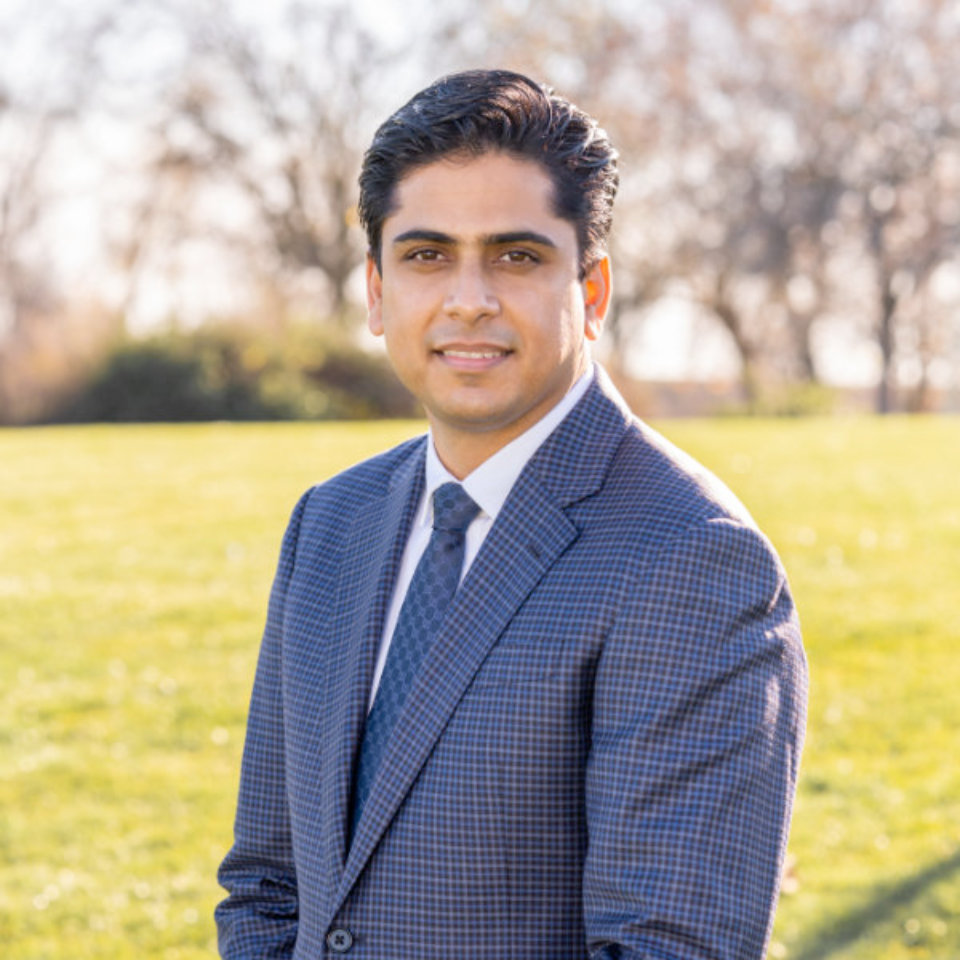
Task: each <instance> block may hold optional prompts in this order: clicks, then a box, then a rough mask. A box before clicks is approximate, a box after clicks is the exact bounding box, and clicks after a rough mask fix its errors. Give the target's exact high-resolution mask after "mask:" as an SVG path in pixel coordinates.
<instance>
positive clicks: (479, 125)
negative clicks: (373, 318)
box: [358, 70, 619, 275]
mask: <svg viewBox="0 0 960 960" xmlns="http://www.w3.org/2000/svg"><path fill="white" fill-rule="evenodd" d="M491 151H502V152H504V153H509V154H514V155H516V156H519V157H523V158H527V159H530V160H533V161H535V162H537V163H539V164H541V165H542V166H543V167H544V168H545V169H546V171H547V172H548V173H549V175H550V178H551V180H552V181H553V187H554V209H555V212H556V214H557V216H559V217H561V218H562V219H564V220H568V221H569V222H570V223H572V224H573V226H574V227H575V229H576V233H577V245H578V253H579V266H580V273H581V275H583V274H585V273H586V272H587V270H589V269H590V267H591V266H593V264H595V263H596V262H597V260H599V258H600V257H601V256H602V254H603V252H604V249H605V247H606V242H607V236H608V234H609V232H610V224H611V222H612V219H613V200H614V197H615V196H616V193H617V186H618V184H619V174H618V173H617V152H616V150H615V149H614V148H613V145H612V144H611V143H610V139H609V137H608V136H607V134H606V132H605V131H604V130H603V129H602V128H601V127H600V126H599V124H598V123H597V121H596V120H594V119H593V118H592V117H590V116H588V115H587V114H586V113H584V112H583V111H582V110H580V109H579V108H578V107H575V106H574V105H573V104H572V103H570V102H569V101H568V100H565V99H564V98H563V97H560V96H558V95H557V94H555V93H554V92H553V91H552V90H551V89H550V88H549V87H546V86H544V85H543V84H540V83H537V82H536V81H534V80H531V79H530V78H529V77H525V76H524V75H523V74H520V73H513V72H512V71H509V70H469V71H465V72H463V73H455V74H451V75H450V76H447V77H442V78H441V79H439V80H437V81H436V82H434V83H432V84H431V85H430V86H429V87H427V88H426V89H424V90H421V91H420V92H419V93H418V94H417V95H416V96H414V97H413V98H412V99H411V100H410V101H409V102H408V103H406V104H404V106H402V107H401V108H400V109H399V110H397V112H396V113H394V114H393V116H391V117H390V118H389V119H387V120H386V121H385V122H384V123H383V124H381V126H380V128H379V129H378V130H377V132H376V134H375V135H374V138H373V142H372V143H371V145H370V148H369V149H368V150H367V152H366V154H365V155H364V158H363V168H362V170H361V172H360V202H359V205H358V214H359V218H360V223H361V224H362V226H363V228H364V230H365V231H366V233H367V245H368V249H369V252H370V255H371V256H372V257H373V259H374V261H375V262H376V264H377V268H378V269H379V268H380V253H381V241H382V233H383V221H384V220H385V219H386V218H387V217H388V216H389V215H390V212H391V210H392V206H393V202H394V194H395V190H396V186H397V184H398V183H399V182H400V181H401V180H402V179H403V178H404V177H405V176H406V175H407V174H408V173H410V172H411V171H412V170H414V169H416V168H418V167H422V166H425V165H427V164H429V163H432V162H433V161H435V160H440V159H442V158H443V157H448V156H451V155H456V154H468V155H473V156H480V155H481V154H484V153H488V152H491Z"/></svg>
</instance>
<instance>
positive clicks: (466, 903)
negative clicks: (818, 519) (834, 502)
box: [217, 371, 806, 960]
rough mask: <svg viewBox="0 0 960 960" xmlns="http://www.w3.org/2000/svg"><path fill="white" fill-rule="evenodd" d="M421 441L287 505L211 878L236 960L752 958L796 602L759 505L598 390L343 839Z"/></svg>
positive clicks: (405, 718)
mask: <svg viewBox="0 0 960 960" xmlns="http://www.w3.org/2000/svg"><path fill="white" fill-rule="evenodd" d="M424 451H425V443H424V440H423V439H422V438H421V439H417V440H413V441H410V442H409V443H406V444H404V445H402V446H400V447H398V448H396V449H395V450H392V451H389V452H387V453H385V454H382V455H381V456H379V457H375V458H373V459H372V460H369V461H367V462H365V463H362V464H359V465H357V466H356V467H353V468H351V469H350V470H348V471H346V472H345V473H343V474H341V475H339V476H337V477H335V478H333V479H331V480H329V481H327V482H326V483H323V484H321V485H320V486H318V487H316V488H315V489H313V490H311V491H309V492H308V493H306V494H305V495H304V497H303V498H302V499H301V501H300V503H299V504H298V505H297V508H296V510H295V511H294V514H293V517H292V520H291V523H290V526H289V528H288V530H287V533H286V537H285V539H284V544H283V548H282V551H281V556H280V564H279V568H278V571H277V576H276V579H275V581H274V586H273V591H272V594H271V600H270V607H269V612H268V615H267V624H266V629H265V632H264V637H263V643H262V647H261V653H260V660H259V664H258V667H257V675H256V679H255V682H254V690H253V698H252V701H251V707H250V717H249V722H248V728H247V741H246V747H245V751H244V760H243V770H242V774H241V783H240V797H239V803H238V808H237V818H236V825H235V842H234V845H233V847H232V849H231V850H230V852H229V853H228V854H227V856H226V858H225V859H224V861H223V864H222V865H221V869H220V880H221V883H222V884H223V885H224V887H225V888H226V889H227V891H228V897H227V899H226V900H225V901H224V902H223V903H222V904H221V905H220V906H219V907H218V909H217V922H218V925H219V942H220V950H221V952H222V955H223V956H224V957H226V958H232V960H240V958H243V960H252V958H261V957H266V956H270V957H294V958H296V960H307V958H310V960H314V958H317V957H325V956H334V955H338V954H340V953H343V954H345V955H346V956H348V957H350V958H362V960H449V958H451V957H462V956H466V957H472V958H497V960H525V958H530V960H533V958H537V960H542V958H544V957H550V958H551V960H573V958H578V960H580V958H586V957H593V958H607V960H613V958H614V957H617V958H621V960H626V958H633V960H640V958H646V960H653V958H656V960H666V958H673V960H676V958H682V960H707V958H710V960H760V958H761V957H762V956H763V953H764V949H765V944H766V941H767V937H768V935H769V929H770V923H771V918H772V914H773V911H774V906H775V903H776V897H777V889H778V881H779V876H780V871H781V866H782V857H783V851H784V847H785V843H786V836H787V828H788V823H789V818H790V810H791V804H792V800H793V793H794V787H795V782H796V775H797V765H798V761H799V753H800V747H801V742H802V736H803V727H804V713H805V703H806V668H805V663H804V658H803V652H802V648H801V643H800V634H799V628H798V624H797V618H796V613H795V610H794V605H793V602H792V600H791V597H790V592H789V589H788V587H787V583H786V580H785V577H784V573H783V570H782V568H781V566H780V563H779V561H778V559H777V557H776V555H775V554H774V552H773V550H772V548H771V546H770V544H769V543H768V541H767V540H766V539H765V538H764V537H763V535H762V534H761V533H759V532H758V530H757V529H756V527H755V525H754V524H753V522H752V521H751V519H750V517H749V516H748V515H747V513H746V511H745V510H744V509H743V507H741V506H740V505H739V504H738V503H737V502H736V500H735V499H734V498H733V497H732V495H731V494H730V493H729V492H728V491H727V490H726V488H724V487H723V486H722V485H721V484H719V482H718V481H716V480H715V479H714V478H713V477H711V476H710V475H709V474H708V473H706V472H705V471H704V470H702V469H701V468H700V467H698V466H697V465H696V464H695V463H693V462H692V461H691V460H689V458H687V457H685V456H684V455H683V454H681V453H679V452H678V451H677V450H676V449H675V448H673V447H672V446H671V445H670V444H669V443H667V442H666V441H665V440H664V439H663V438H662V437H660V436H659V435H657V434H656V433H655V432H654V431H652V430H650V429H649V428H648V427H646V426H645V425H644V424H642V423H640V422H638V421H636V420H635V419H633V418H632V417H631V415H630V414H629V412H628V411H627V410H626V408H625V406H624V405H623V403H622V401H621V400H619V398H618V397H617V395H616V394H615V392H614V391H613V389H612V387H610V385H609V383H608V382H607V381H606V378H605V377H604V375H603V374H602V371H600V372H599V373H598V379H597V382H596V383H594V384H593V385H592V386H591V388H590V390H589V391H588V392H587V394H586V395H585V396H584V397H583V399H582V400H581V401H580V403H579V404H578V405H577V406H576V407H575V408H574V410H573V411H572V412H571V413H570V415H569V416H568V417H567V418H566V419H565V420H564V421H563V422H562V423H561V424H560V425H559V426H558V427H557V429H556V430H555V431H554V432H553V433H552V434H551V436H550V437H549V438H548V439H547V441H546V442H545V443H544V444H543V446H541V447H540V449H539V450H538V451H537V453H536V454H535V455H534V456H533V457H532V458H531V460H530V462H529V463H528V464H527V466H526V467H525V469H524V471H523V472H522V474H521V475H520V478H519V479H518V481H517V483H516V485H515V486H514V488H513V490H512V491H511V493H510V495H509V497H508V498H507V501H506V503H505V504H504V507H503V509H502V511H501V513H500V514H499V516H498V517H497V520H496V522H495V523H494V525H493V527H492V528H491V530H490V532H489V533H488V534H487V537H486V539H485V541H484V544H483V547H482V548H481V550H480V552H479V553H478V555H477V557H476V559H475V561H474V563H473V565H472V566H471V568H470V572H469V574H468V575H467V577H465V578H464V580H463V583H462V584H461V585H460V588H459V589H458V590H457V593H456V595H455V596H454V598H453V600H452V601H451V603H450V609H449V612H448V615H447V616H446V617H445V618H444V621H443V624H442V625H441V627H440V628H439V630H438V632H437V634H436V637H435V639H434V641H433V643H432V644H431V647H430V650H429V651H428V653H427V654H426V656H425V657H424V659H423V661H422V663H421V665H420V669H419V670H418V672H417V675H416V678H415V679H414V680H413V681H412V682H411V683H410V688H409V691H408V693H407V698H406V702H405V705H404V708H403V710H402V711H401V713H400V715H399V716H398V718H397V720H396V723H395V725H394V727H393V729H392V731H391V734H390V743H389V747H388V749H387V750H386V751H385V752H384V754H383V756H382V758H381V760H380V763H379V766H378V769H377V775H376V777H375V778H374V780H373V782H372V784H371V786H370V791H369V794H368V796H367V799H366V802H365V804H364V809H363V817H362V819H361V820H360V821H359V823H358V825H357V830H356V833H355V835H354V837H353V840H352V843H350V844H349V845H348V842H347V837H348V833H349V826H350V794H351V786H352V767H353V758H354V757H355V755H356V751H357V746H358V744H359V743H360V738H361V737H362V733H363V726H364V721H365V715H366V707H367V703H368V699H369V684H370V677H371V674H372V670H373V663H374V660H375V657H376V653H377V648H378V645H379V641H380V634H381V632H382V630H383V622H384V616H385V612H386V609H387V604H388V602H389V598H390V591H391V589H392V585H393V582H394V579H395V576H396V570H397V566H398V564H399V561H400V555H401V552H402V549H403V545H404V542H405V539H406V535H407V531H408V530H409V526H410V523H411V520H412V517H413V514H414V510H415V507H416V504H417V502H418V498H419V497H420V496H421V493H422V489H423V463H424ZM328 938H329V939H328Z"/></svg>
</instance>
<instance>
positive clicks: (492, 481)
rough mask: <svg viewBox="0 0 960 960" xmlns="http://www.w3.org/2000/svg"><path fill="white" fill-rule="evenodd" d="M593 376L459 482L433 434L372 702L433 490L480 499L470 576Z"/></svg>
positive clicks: (423, 541)
mask: <svg viewBox="0 0 960 960" xmlns="http://www.w3.org/2000/svg"><path fill="white" fill-rule="evenodd" d="M592 380H593V370H592V369H591V370H588V371H587V372H586V373H585V374H584V375H583V376H582V377H580V379H579V380H577V382H576V383H575V384H574V385H573V386H572V387H571V388H570V389H569V390H568V391H567V392H566V394H564V396H563V399H562V400H561V401H560V402H559V403H558V404H557V405H556V406H555V407H553V409H552V410H550V412H549V413H547V414H546V415H545V416H543V417H541V418H540V419H539V420H538V421H537V422H536V423H535V424H534V425H533V426H532V427H530V428H529V429H528V430H526V431H525V432H524V433H521V434H520V436H519V437H516V438H515V439H514V440H511V441H510V443H508V444H507V445H506V446H504V447H501V448H500V449H499V450H498V451H497V452H496V453H495V454H494V455H493V456H492V457H489V458H488V459H487V460H484V462H483V463H481V464H480V466H479V467H477V468H476V470H474V471H473V472H472V473H470V474H468V475H467V476H466V477H464V479H463V480H457V478H456V477H455V476H453V474H452V473H450V471H449V470H447V468H446V467H445V466H444V465H443V464H442V463H441V462H440V457H439V456H437V451H436V448H435V447H434V445H433V437H432V435H431V436H428V438H427V461H426V478H425V479H426V483H425V484H424V490H423V495H422V496H421V498H420V503H419V505H418V507H417V512H416V514H415V515H414V518H413V525H412V527H411V529H410V536H409V537H408V539H407V545H406V547H405V548H404V552H403V559H402V560H401V562H400V570H399V572H398V573H397V582H396V584H395V585H394V588H393V597H392V599H391V601H390V607H389V609H388V610H387V618H386V622H385V623H384V627H383V636H382V638H381V640H380V652H379V654H378V656H377V665H376V668H375V669H374V672H373V686H372V688H371V690H370V704H369V706H373V698H374V697H375V696H376V693H377V687H378V686H379V685H380V677H381V675H382V674H383V668H384V665H385V664H386V662H387V652H388V651H389V649H390V641H391V639H392V638H393V631H394V629H395V628H396V626H397V619H398V617H399V616H400V608H401V607H402V606H403V601H404V599H405V597H406V595H407V589H408V588H409V586H410V581H411V580H412V579H413V574H414V572H415V571H416V569H417V564H418V563H419V562H420V557H421V556H423V552H424V550H426V549H427V544H428V543H429V542H430V534H431V533H432V532H433V494H434V491H435V490H436V489H437V487H440V486H442V485H443V484H444V483H459V484H461V486H462V487H463V489H464V490H466V491H467V493H468V494H469V495H470V497H471V498H472V499H473V501H474V503H476V504H477V506H479V507H480V512H479V513H478V514H477V516H476V517H475V518H474V520H473V522H472V523H471V524H470V526H469V527H467V542H466V547H465V550H464V556H463V569H462V570H461V571H460V579H461V581H462V580H463V578H464V577H465V576H466V574H467V571H468V570H469V569H470V565H471V564H472V563H473V561H474V560H475V559H476V556H477V554H478V553H479V552H480V547H481V546H482V545H483V541H484V540H485V539H486V536H487V534H488V533H489V532H490V528H491V527H492V526H493V524H494V521H495V520H496V519H497V515H498V514H499V513H500V510H501V508H502V507H503V505H504V503H505V502H506V499H507V496H508V495H509V493H510V491H511V490H512V489H513V485H514V484H515V483H516V482H517V478H518V477H519V476H520V474H521V472H522V471H523V468H524V467H525V466H526V465H527V462H528V461H529V459H530V458H531V457H532V456H533V455H534V453H536V452H537V450H538V449H539V447H540V445H541V444H542V443H543V442H544V440H546V439H547V437H549V436H550V434H551V433H553V431H554V429H555V428H556V427H557V426H559V424H560V421H561V420H563V418H564V417H566V415H567V414H568V413H569V412H570V411H571V410H572V409H573V408H574V407H575V406H576V404H577V401H578V400H579V399H580V398H581V397H582V396H583V395H584V394H585V393H586V392H587V388H588V387H589V386H590V383H591V381H592Z"/></svg>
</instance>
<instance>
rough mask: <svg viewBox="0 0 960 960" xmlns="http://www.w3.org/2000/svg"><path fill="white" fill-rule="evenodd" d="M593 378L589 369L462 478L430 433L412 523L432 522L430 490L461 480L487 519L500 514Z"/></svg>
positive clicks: (431, 523)
mask: <svg viewBox="0 0 960 960" xmlns="http://www.w3.org/2000/svg"><path fill="white" fill-rule="evenodd" d="M593 378H594V372H593V369H592V368H591V369H589V370H588V371H587V372H586V373H585V374H583V376H582V377H580V379H579V380H577V382H576V383H575V384H574V385H573V386H572V387H571V388H570V389H569V390H568V391H567V392H566V393H565V394H564V396H563V398H562V399H561V400H560V402H559V403H557V404H556V406H554V407H553V408H552V409H551V410H550V411H549V412H548V413H547V414H546V415H545V416H543V417H541V418H540V419H539V420H538V421H537V422H536V423H535V424H534V425H533V426H532V427H530V428H529V429H527V430H526V431H524V432H523V433H521V434H520V436H519V437H515V438H514V439H513V440H511V441H510V442H509V443H508V444H506V446H503V447H501V448H500V449H499V450H498V451H497V452H496V453H495V454H493V456H492V457H488V458H487V459H486V460H484V461H483V463H481V464H480V466H479V467H477V468H476V469H475V470H474V471H473V472H472V473H470V474H468V475H467V476H466V477H464V479H463V480H462V481H460V480H457V478H456V477H455V476H453V474H452V473H450V471H449V470H447V468H446V467H445V466H444V465H443V464H442V463H441V462H440V457H439V456H437V451H436V448H435V447H434V445H433V436H432V435H431V436H430V437H429V443H428V444H427V462H426V472H425V479H426V488H425V490H424V497H423V500H422V502H421V504H420V509H419V510H418V511H417V518H416V522H417V523H418V524H421V525H423V526H428V525H429V526H432V525H433V493H434V491H435V490H436V489H437V487H439V486H441V485H442V484H444V483H462V485H463V489H464V490H466V491H467V493H468V494H470V496H471V497H472V498H473V501H474V503H476V504H477V505H478V506H479V507H480V510H481V513H482V514H485V515H486V516H487V517H489V518H490V520H491V521H493V520H496V519H497V514H499V513H500V510H501V508H502V507H503V505H504V503H505V502H506V499H507V496H508V495H509V493H510V491H511V490H512V489H513V485H514V484H515V483H516V482H517V478H518V477H519V476H520V474H521V472H522V471H523V468H524V467H525V466H526V465H527V462H528V461H529V460H530V458H531V457H532V456H533V455H534V454H535V453H536V452H537V450H538V449H539V448H540V446H541V444H542V443H543V442H544V441H545V440H546V439H547V437H549V436H550V434H551V433H553V431H554V430H555V429H556V427H557V426H559V424H560V421H561V420H563V419H564V417H566V415H567V414H568V413H569V412H570V411H571V410H572V409H573V408H574V407H575V406H576V405H577V401H579V400H580V398H581V397H582V396H583V395H584V394H585V393H586V392H587V388H588V387H589V386H590V384H591V382H592V381H593Z"/></svg>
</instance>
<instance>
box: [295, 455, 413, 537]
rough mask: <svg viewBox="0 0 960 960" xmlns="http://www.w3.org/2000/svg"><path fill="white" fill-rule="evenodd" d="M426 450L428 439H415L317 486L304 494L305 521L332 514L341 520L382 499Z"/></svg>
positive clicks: (363, 461) (357, 464) (361, 462)
mask: <svg viewBox="0 0 960 960" xmlns="http://www.w3.org/2000/svg"><path fill="white" fill-rule="evenodd" d="M425 449H426V437H425V436H419V437H414V438H413V439H412V440H406V441H404V442H403V443H401V444H399V445H398V446H396V447H393V448H392V449H390V450H386V451H384V452H382V453H378V454H375V455H374V456H372V457H369V458H368V459H366V460H362V461H360V463H356V464H354V465H353V466H351V467H348V468H347V469H346V470H343V471H341V472H340V473H338V474H336V475H335V476H333V477H330V479H328V480H324V481H323V482H322V483H318V484H317V485H316V486H314V487H312V488H311V489H310V490H308V491H307V493H306V494H305V495H304V498H305V501H306V503H305V515H306V518H308V519H317V518H318V517H320V516H322V515H324V514H331V515H332V516H333V517H335V518H336V519H341V520H342V519H343V517H345V516H349V515H350V514H351V513H353V512H354V511H356V510H360V509H363V507H364V505H365V504H367V503H369V502H370V501H373V500H378V499H381V498H382V497H383V496H384V495H385V494H386V492H387V491H388V489H389V488H390V485H391V483H393V482H394V480H395V479H396V477H397V476H398V474H399V473H402V472H403V471H404V470H405V469H415V467H416V465H417V462H418V461H422V458H423V454H424V451H425Z"/></svg>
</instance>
